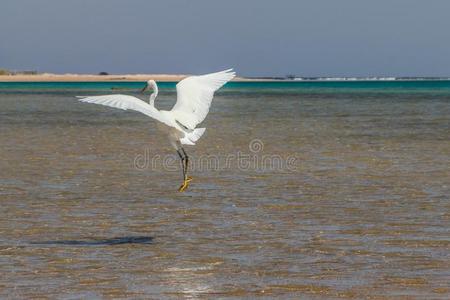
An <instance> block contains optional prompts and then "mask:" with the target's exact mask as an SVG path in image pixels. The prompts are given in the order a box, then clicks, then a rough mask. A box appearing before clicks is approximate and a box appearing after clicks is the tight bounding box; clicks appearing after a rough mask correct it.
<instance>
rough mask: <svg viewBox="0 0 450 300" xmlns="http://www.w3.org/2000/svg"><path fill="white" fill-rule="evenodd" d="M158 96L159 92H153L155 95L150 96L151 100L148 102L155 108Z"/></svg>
mask: <svg viewBox="0 0 450 300" xmlns="http://www.w3.org/2000/svg"><path fill="white" fill-rule="evenodd" d="M156 96H158V92H153V93H152V94H151V95H150V99H149V100H148V102H149V103H150V105H151V106H153V107H155V99H156Z"/></svg>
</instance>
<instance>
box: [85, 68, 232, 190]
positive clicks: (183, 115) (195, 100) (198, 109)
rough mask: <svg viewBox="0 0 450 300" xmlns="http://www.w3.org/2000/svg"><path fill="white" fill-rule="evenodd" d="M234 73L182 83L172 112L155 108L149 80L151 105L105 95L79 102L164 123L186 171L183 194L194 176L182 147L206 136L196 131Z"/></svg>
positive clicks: (202, 76) (151, 82) (146, 88)
mask: <svg viewBox="0 0 450 300" xmlns="http://www.w3.org/2000/svg"><path fill="white" fill-rule="evenodd" d="M234 76H235V72H233V69H228V70H225V71H221V72H216V73H211V74H206V75H200V76H190V77H187V78H185V79H183V80H181V81H180V82H179V83H178V84H177V86H176V88H177V102H176V103H175V105H174V106H173V108H172V110H170V111H166V110H158V109H156V108H155V99H156V96H158V86H157V84H156V82H155V81H154V80H149V81H147V83H146V85H145V87H144V88H143V89H142V92H145V91H146V90H150V89H152V90H153V93H152V94H151V95H150V98H149V103H146V102H144V101H142V100H141V99H139V98H137V97H133V96H129V95H120V94H115V95H103V96H78V97H77V98H79V100H80V101H82V102H87V103H95V104H101V105H106V106H110V107H115V108H120V109H123V110H128V109H130V110H135V111H138V112H141V113H143V114H145V115H147V116H149V117H151V118H153V119H155V120H157V121H159V122H161V123H162V124H163V126H162V127H163V128H164V129H165V132H166V133H167V134H168V137H169V141H170V144H171V145H172V146H173V147H174V148H175V149H176V151H177V153H178V155H179V157H180V159H181V165H182V170H183V184H182V185H181V186H180V188H179V189H178V190H179V191H180V192H183V191H184V190H186V189H187V187H188V186H189V182H190V181H191V180H192V177H189V176H188V175H187V172H188V164H189V157H188V155H187V154H186V151H185V150H184V149H183V146H182V145H195V142H197V140H198V139H199V138H200V137H201V136H202V135H203V133H204V132H205V130H206V128H196V127H197V125H198V124H199V123H201V122H202V121H203V120H204V119H205V117H206V115H207V114H208V112H209V107H210V106H211V101H212V99H213V96H214V92H215V91H217V90H218V89H219V88H221V87H222V86H223V85H224V84H225V83H227V82H228V81H230V80H231V79H233V77H234Z"/></svg>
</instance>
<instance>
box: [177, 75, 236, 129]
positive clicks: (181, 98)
mask: <svg viewBox="0 0 450 300" xmlns="http://www.w3.org/2000/svg"><path fill="white" fill-rule="evenodd" d="M234 76H235V72H233V71H232V69H229V70H225V71H221V72H217V73H211V74H206V75H201V76H190V77H187V78H185V79H183V80H181V81H180V82H179V83H178V84H177V102H176V103H175V105H174V107H173V108H172V110H171V113H172V114H173V115H174V117H175V119H176V120H177V121H179V122H180V123H181V124H183V125H184V126H186V127H187V128H189V129H194V128H195V127H196V126H197V125H198V124H199V123H201V122H202V121H203V120H204V119H205V117H206V115H207V114H208V112H209V107H210V106H211V101H212V99H213V97H214V92H215V91H217V90H218V89H219V88H221V87H222V86H223V85H224V84H225V83H227V82H228V81H230V80H231V79H233V77H234Z"/></svg>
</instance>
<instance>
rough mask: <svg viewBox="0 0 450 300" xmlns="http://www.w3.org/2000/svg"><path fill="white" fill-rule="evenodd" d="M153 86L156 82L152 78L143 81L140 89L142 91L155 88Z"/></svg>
mask: <svg viewBox="0 0 450 300" xmlns="http://www.w3.org/2000/svg"><path fill="white" fill-rule="evenodd" d="M155 87H156V82H155V81H154V80H153V79H150V80H149V81H147V82H146V83H145V86H144V88H143V89H142V90H141V93H144V92H145V91H148V90H155Z"/></svg>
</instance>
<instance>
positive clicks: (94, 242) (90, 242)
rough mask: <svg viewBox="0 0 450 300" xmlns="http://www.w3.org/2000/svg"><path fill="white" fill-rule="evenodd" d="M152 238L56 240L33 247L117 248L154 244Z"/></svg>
mask: <svg viewBox="0 0 450 300" xmlns="http://www.w3.org/2000/svg"><path fill="white" fill-rule="evenodd" d="M152 243H153V237H151V236H124V237H113V238H107V239H86V240H54V241H40V242H38V241H36V242H31V243H30V244H32V245H45V246H116V245H126V244H152Z"/></svg>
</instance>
